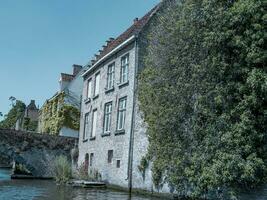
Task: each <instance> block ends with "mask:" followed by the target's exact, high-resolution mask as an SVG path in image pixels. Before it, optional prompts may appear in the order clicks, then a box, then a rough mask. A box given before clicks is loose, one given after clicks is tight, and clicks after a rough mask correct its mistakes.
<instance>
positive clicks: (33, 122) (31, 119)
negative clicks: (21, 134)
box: [15, 100, 39, 131]
mask: <svg viewBox="0 0 267 200" xmlns="http://www.w3.org/2000/svg"><path fill="white" fill-rule="evenodd" d="M38 112H39V109H38V108H37V107H36V105H35V100H31V102H30V104H29V105H28V106H27V107H26V109H25V111H24V112H23V114H22V116H21V117H19V119H18V120H17V121H16V125H15V129H16V130H27V131H36V130H37V125H38Z"/></svg>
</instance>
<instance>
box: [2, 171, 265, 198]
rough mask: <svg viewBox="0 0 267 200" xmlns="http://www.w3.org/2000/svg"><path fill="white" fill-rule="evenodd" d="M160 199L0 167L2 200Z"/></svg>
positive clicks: (261, 190)
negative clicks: (14, 174)
mask: <svg viewBox="0 0 267 200" xmlns="http://www.w3.org/2000/svg"><path fill="white" fill-rule="evenodd" d="M117 199H119V200H159V199H157V198H149V197H143V196H135V195H133V196H131V197H130V196H129V194H128V193H125V192H118V191H113V190H108V189H97V190H96V189H85V188H73V187H71V186H57V185H55V183H54V182H53V181H48V180H11V179H10V170H9V169H1V168H0V200H117ZM240 200H267V187H263V188H259V189H258V190H256V191H254V192H252V193H244V194H243V195H242V196H241V198H240Z"/></svg>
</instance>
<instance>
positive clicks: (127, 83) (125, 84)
mask: <svg viewBox="0 0 267 200" xmlns="http://www.w3.org/2000/svg"><path fill="white" fill-rule="evenodd" d="M127 85H129V81H126V82H124V83H119V84H118V86H119V88H122V87H124V86H127Z"/></svg>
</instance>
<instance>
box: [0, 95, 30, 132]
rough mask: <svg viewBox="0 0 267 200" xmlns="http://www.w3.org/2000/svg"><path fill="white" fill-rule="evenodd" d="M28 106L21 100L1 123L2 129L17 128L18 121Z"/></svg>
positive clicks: (17, 101)
mask: <svg viewBox="0 0 267 200" xmlns="http://www.w3.org/2000/svg"><path fill="white" fill-rule="evenodd" d="M25 108H26V105H25V104H24V103H23V102H22V101H19V100H16V103H15V104H14V105H13V106H12V108H11V109H10V111H9V112H8V114H7V115H6V117H5V119H4V120H3V121H1V122H0V128H7V129H9V128H15V125H16V121H17V120H18V119H19V117H21V115H22V114H23V113H24V110H25Z"/></svg>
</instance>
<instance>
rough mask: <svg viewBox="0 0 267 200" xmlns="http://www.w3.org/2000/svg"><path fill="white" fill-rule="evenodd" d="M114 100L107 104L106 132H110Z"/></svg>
mask: <svg viewBox="0 0 267 200" xmlns="http://www.w3.org/2000/svg"><path fill="white" fill-rule="evenodd" d="M111 114H112V102H109V103H106V104H105V110H104V133H109V132H110V128H111Z"/></svg>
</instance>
